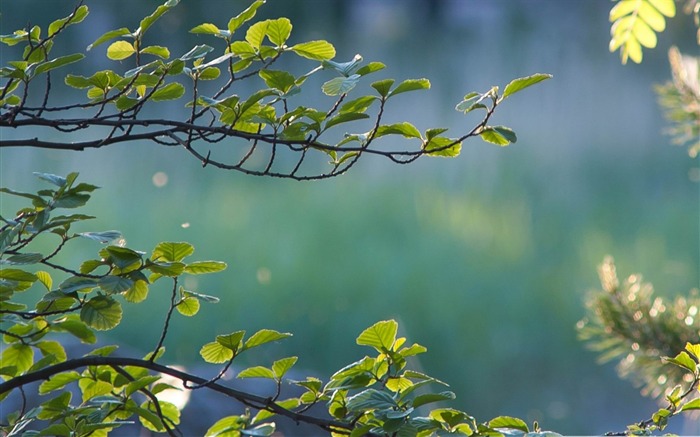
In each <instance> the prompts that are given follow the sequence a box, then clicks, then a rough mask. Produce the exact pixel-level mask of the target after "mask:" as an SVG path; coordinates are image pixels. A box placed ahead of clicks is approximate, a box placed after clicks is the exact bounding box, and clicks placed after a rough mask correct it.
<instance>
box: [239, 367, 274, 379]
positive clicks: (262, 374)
mask: <svg viewBox="0 0 700 437" xmlns="http://www.w3.org/2000/svg"><path fill="white" fill-rule="evenodd" d="M236 377H237V378H266V379H275V375H274V374H273V373H272V370H270V369H268V368H267V367H263V366H254V367H249V368H247V369H244V370H241V371H240V372H238V375H236Z"/></svg>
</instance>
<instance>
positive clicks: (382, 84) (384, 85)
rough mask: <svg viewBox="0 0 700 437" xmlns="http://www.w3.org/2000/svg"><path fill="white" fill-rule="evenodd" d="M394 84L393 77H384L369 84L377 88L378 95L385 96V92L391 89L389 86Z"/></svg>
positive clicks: (387, 92)
mask: <svg viewBox="0 0 700 437" xmlns="http://www.w3.org/2000/svg"><path fill="white" fill-rule="evenodd" d="M393 84H394V79H384V80H378V81H377V82H373V83H372V84H371V86H372V88H374V89H375V90H377V92H378V93H379V95H380V96H382V97H386V96H387V94H389V90H390V89H391V86H392V85H393Z"/></svg>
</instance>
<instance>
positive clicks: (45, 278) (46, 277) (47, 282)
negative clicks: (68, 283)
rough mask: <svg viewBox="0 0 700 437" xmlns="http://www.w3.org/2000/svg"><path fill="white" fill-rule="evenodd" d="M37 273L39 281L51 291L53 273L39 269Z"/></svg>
mask: <svg viewBox="0 0 700 437" xmlns="http://www.w3.org/2000/svg"><path fill="white" fill-rule="evenodd" d="M35 275H36V277H37V278H39V282H41V283H42V284H43V285H44V287H45V288H46V290H47V291H51V288H53V279H51V274H49V272H44V271H38V272H36V273H35Z"/></svg>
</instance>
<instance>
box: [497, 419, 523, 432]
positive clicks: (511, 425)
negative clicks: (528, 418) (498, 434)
mask: <svg viewBox="0 0 700 437" xmlns="http://www.w3.org/2000/svg"><path fill="white" fill-rule="evenodd" d="M489 427H490V428H507V429H517V430H518V431H522V432H530V429H529V428H528V427H527V423H525V422H524V421H523V420H522V419H518V418H517V417H510V416H499V417H496V418H495V419H492V420H491V421H489Z"/></svg>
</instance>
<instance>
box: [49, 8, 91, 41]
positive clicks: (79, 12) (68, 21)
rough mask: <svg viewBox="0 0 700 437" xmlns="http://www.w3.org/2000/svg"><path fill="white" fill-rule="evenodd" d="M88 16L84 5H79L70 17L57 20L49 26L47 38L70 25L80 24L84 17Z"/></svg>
mask: <svg viewBox="0 0 700 437" xmlns="http://www.w3.org/2000/svg"><path fill="white" fill-rule="evenodd" d="M87 15H88V7H87V6H85V5H81V6H79V7H78V9H76V10H75V12H74V13H73V14H71V16H68V17H65V18H61V19H58V20H56V21H54V22H52V23H51V24H49V29H48V34H49V36H52V35H53V34H54V33H56V32H57V31H58V30H59V29H62V28H63V29H65V28H66V27H68V26H70V25H72V24H78V23H80V22H82V21H83V20H84V19H85V17H87Z"/></svg>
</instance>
